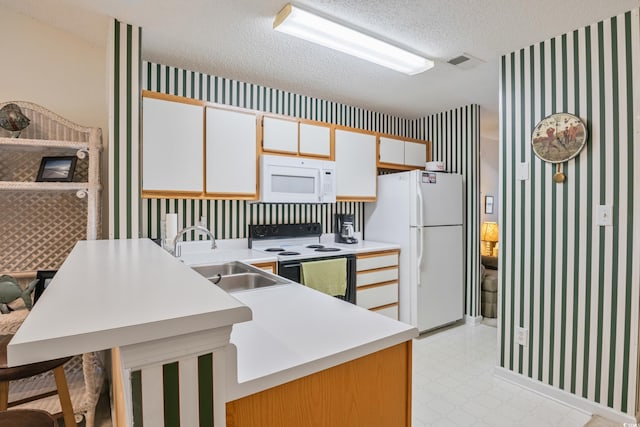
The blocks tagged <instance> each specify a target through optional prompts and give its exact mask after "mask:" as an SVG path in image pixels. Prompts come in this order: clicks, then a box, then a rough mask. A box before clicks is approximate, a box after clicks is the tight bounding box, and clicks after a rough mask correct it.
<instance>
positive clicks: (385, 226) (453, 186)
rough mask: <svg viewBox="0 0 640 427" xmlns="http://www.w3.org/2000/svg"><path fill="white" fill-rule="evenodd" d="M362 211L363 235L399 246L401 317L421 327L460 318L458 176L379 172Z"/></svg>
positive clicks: (461, 273)
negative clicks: (374, 193) (372, 198)
mask: <svg viewBox="0 0 640 427" xmlns="http://www.w3.org/2000/svg"><path fill="white" fill-rule="evenodd" d="M364 212H365V227H364V237H365V239H366V240H373V241H381V242H391V243H397V244H399V245H400V267H399V268H400V272H399V278H400V282H399V294H400V295H399V297H400V299H399V304H400V320H401V321H403V322H405V323H410V324H411V325H413V326H415V327H417V328H418V330H419V331H420V332H424V331H428V330H430V329H434V328H437V327H439V326H443V325H446V324H448V323H452V322H455V321H457V320H460V319H462V317H463V311H464V309H463V306H464V297H463V289H464V285H463V281H464V239H463V235H464V224H463V187H462V176H461V175H457V174H448V173H438V172H428V171H424V170H414V171H409V172H400V173H393V174H389V175H380V176H378V197H377V201H376V202H374V203H365V209H364Z"/></svg>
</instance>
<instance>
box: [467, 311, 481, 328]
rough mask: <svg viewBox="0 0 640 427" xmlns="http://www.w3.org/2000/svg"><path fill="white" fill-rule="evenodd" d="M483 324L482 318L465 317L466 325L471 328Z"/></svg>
mask: <svg viewBox="0 0 640 427" xmlns="http://www.w3.org/2000/svg"><path fill="white" fill-rule="evenodd" d="M480 322H482V316H469V315H467V314H465V315H464V323H466V324H467V325H471V326H477V325H479V324H480Z"/></svg>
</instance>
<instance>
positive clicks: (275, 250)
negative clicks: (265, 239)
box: [264, 248, 284, 252]
mask: <svg viewBox="0 0 640 427" xmlns="http://www.w3.org/2000/svg"><path fill="white" fill-rule="evenodd" d="M264 251H265V252H282V251H284V249H282V248H267V249H265V250H264Z"/></svg>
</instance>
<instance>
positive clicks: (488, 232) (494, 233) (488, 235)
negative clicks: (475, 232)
mask: <svg viewBox="0 0 640 427" xmlns="http://www.w3.org/2000/svg"><path fill="white" fill-rule="evenodd" d="M480 239H481V240H484V241H486V242H497V241H498V224H497V223H495V222H483V223H482V228H481V229H480Z"/></svg>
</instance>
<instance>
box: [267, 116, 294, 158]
mask: <svg viewBox="0 0 640 427" xmlns="http://www.w3.org/2000/svg"><path fill="white" fill-rule="evenodd" d="M262 149H263V150H264V151H273V152H276V153H292V154H297V153H298V122H297V121H296V120H287V119H280V118H275V117H269V116H265V117H264V118H263V119H262Z"/></svg>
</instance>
